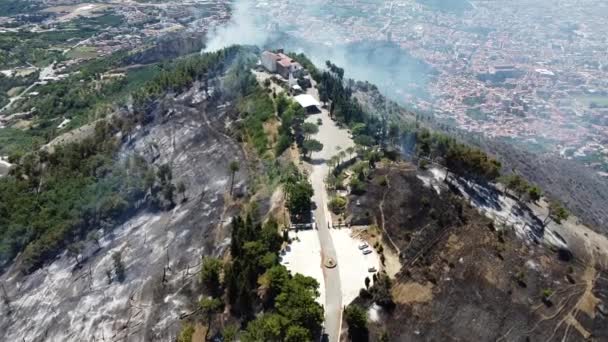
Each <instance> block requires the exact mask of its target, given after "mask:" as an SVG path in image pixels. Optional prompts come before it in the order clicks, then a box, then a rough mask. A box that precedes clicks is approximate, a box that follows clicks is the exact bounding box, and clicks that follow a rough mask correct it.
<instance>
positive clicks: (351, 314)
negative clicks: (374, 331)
mask: <svg viewBox="0 0 608 342" xmlns="http://www.w3.org/2000/svg"><path fill="white" fill-rule="evenodd" d="M344 318H345V319H346V323H347V324H348V335H349V336H350V338H351V340H352V341H355V342H356V341H367V340H368V339H369V337H368V336H369V332H368V330H367V313H366V312H365V310H363V308H362V307H360V306H358V305H356V304H351V305H349V306H348V307H347V308H346V310H344Z"/></svg>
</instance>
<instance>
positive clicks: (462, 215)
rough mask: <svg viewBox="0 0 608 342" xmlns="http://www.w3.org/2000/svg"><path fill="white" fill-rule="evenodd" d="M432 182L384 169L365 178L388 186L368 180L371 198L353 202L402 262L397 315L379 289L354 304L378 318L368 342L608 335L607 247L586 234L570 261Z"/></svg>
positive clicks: (575, 241) (394, 290)
mask: <svg viewBox="0 0 608 342" xmlns="http://www.w3.org/2000/svg"><path fill="white" fill-rule="evenodd" d="M384 177H386V178H384ZM429 177H432V175H428V174H423V173H420V171H419V170H417V169H416V168H415V167H413V166H411V165H408V164H396V165H395V164H393V165H391V166H388V167H381V168H379V169H377V170H374V171H373V172H372V174H371V175H370V176H369V177H368V179H371V180H376V179H379V178H380V179H386V181H385V182H377V181H368V182H367V186H366V189H367V191H366V193H365V194H364V195H362V196H354V197H353V198H351V203H357V201H358V203H359V204H360V205H359V206H357V205H353V206H351V208H349V212H350V213H351V215H353V219H355V220H356V219H359V220H363V219H364V218H365V217H368V214H367V213H366V211H369V212H370V213H369V216H370V217H372V218H373V220H374V221H375V222H376V223H377V225H378V226H379V227H380V228H384V230H383V231H385V233H384V234H383V240H384V247H385V249H386V248H391V246H392V245H391V243H394V244H395V245H396V248H397V249H398V251H399V254H400V261H401V263H402V268H401V271H400V272H399V273H398V274H397V276H396V279H394V280H393V281H392V284H391V285H390V289H389V290H390V293H391V294H392V300H393V301H394V304H395V306H394V307H393V308H391V307H390V305H388V306H387V305H385V307H386V309H383V308H382V307H380V306H378V304H373V302H374V300H375V301H377V300H378V298H377V296H378V295H377V293H378V290H372V291H371V293H372V294H374V297H373V298H371V297H369V298H368V297H367V296H365V295H363V296H361V297H360V298H359V299H358V300H357V302H358V303H359V304H361V305H364V306H365V307H367V308H369V313H370V317H372V318H373V319H372V320H371V322H370V324H369V327H370V334H371V336H370V340H372V341H373V340H379V339H380V336H381V335H382V334H383V333H386V334H388V336H389V337H390V340H391V341H465V340H466V341H497V340H501V341H528V340H529V341H553V340H562V339H563V340H567V341H584V340H589V339H591V340H598V341H599V340H604V339H605V338H606V336H608V330H607V329H606V327H607V326H608V324H606V323H608V319H607V318H606V305H607V303H608V287H607V286H606V281H605V278H606V273H607V272H606V270H607V269H608V263H607V260H608V259H606V252H605V251H603V250H601V247H599V246H592V245H590V244H587V243H589V240H585V237H584V236H582V235H583V234H581V236H578V235H576V234H570V235H568V237H565V239H566V241H567V243H568V245H569V246H570V247H571V248H572V252H573V255H572V254H569V253H567V252H564V251H561V252H560V250H557V249H555V250H553V249H552V248H548V247H547V246H545V245H542V244H540V245H539V244H536V243H535V242H534V241H533V240H532V239H527V238H525V236H524V237H522V236H521V235H520V236H518V235H517V234H516V232H515V231H513V230H511V228H510V227H501V226H499V224H498V223H494V222H492V221H491V220H489V219H488V218H486V217H483V216H481V215H480V213H478V211H477V209H475V208H472V207H471V206H470V205H469V204H467V203H466V202H465V201H463V200H461V199H460V198H459V196H456V195H453V194H452V193H451V191H450V190H449V189H448V187H447V186H445V185H441V188H438V187H433V186H432V183H431V182H426V181H424V180H428V178H429ZM425 183H426V184H425ZM438 192H439V193H440V194H438ZM553 228H555V227H552V229H553ZM564 229H566V228H564ZM579 233H580V232H579ZM591 233H593V232H591V231H589V234H591ZM585 241H586V242H585ZM604 241H605V239H604ZM579 242H580V244H579ZM380 293H381V291H380Z"/></svg>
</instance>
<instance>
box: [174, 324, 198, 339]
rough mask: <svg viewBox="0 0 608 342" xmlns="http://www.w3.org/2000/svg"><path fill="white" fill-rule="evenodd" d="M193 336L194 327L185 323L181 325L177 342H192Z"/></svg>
mask: <svg viewBox="0 0 608 342" xmlns="http://www.w3.org/2000/svg"><path fill="white" fill-rule="evenodd" d="M193 335H194V326H193V325H192V324H191V323H185V324H184V325H182V329H181V331H180V333H179V336H178V337H177V342H192V336H193Z"/></svg>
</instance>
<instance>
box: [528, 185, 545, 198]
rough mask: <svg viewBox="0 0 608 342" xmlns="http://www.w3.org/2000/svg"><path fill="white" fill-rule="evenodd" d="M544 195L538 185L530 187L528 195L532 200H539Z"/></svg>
mask: <svg viewBox="0 0 608 342" xmlns="http://www.w3.org/2000/svg"><path fill="white" fill-rule="evenodd" d="M542 195H543V194H542V190H540V188H539V187H538V186H536V185H534V186H532V187H530V188H529V189H528V197H530V200H531V201H532V202H538V201H539V200H540V198H541V197H542Z"/></svg>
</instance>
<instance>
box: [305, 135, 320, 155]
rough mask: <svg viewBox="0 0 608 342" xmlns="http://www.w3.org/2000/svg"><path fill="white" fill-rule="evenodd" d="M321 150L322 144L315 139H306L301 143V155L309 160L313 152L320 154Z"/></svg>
mask: <svg viewBox="0 0 608 342" xmlns="http://www.w3.org/2000/svg"><path fill="white" fill-rule="evenodd" d="M321 150H323V144H321V142H319V141H318V140H315V139H307V140H304V142H303V143H302V153H303V154H304V155H305V156H307V157H308V158H310V157H311V156H312V153H313V152H320V151H321Z"/></svg>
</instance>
